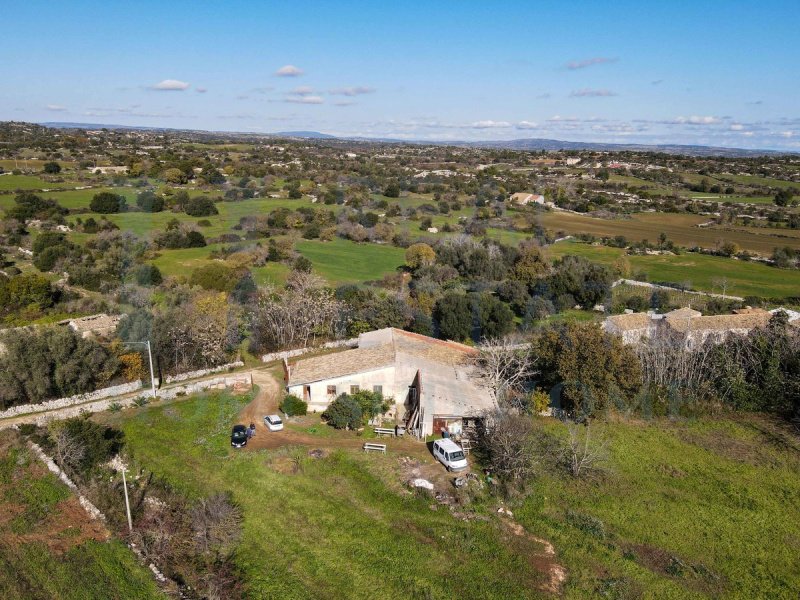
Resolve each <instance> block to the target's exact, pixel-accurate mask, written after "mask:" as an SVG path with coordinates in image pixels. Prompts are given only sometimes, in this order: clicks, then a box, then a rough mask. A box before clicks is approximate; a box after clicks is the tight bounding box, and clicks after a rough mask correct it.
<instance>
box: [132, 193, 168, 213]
mask: <svg viewBox="0 0 800 600" xmlns="http://www.w3.org/2000/svg"><path fill="white" fill-rule="evenodd" d="M136 205H137V206H138V207H139V208H141V209H142V210H143V211H144V212H152V213H156V212H161V211H162V210H164V199H163V198H161V197H160V196H156V195H155V194H154V193H153V192H151V191H145V192H142V193H141V194H139V195H138V196H136Z"/></svg>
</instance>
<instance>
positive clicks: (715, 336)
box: [603, 308, 800, 349]
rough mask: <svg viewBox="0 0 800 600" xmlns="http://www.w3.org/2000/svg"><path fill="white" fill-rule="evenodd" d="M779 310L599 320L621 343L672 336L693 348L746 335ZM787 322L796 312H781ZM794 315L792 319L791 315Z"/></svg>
mask: <svg viewBox="0 0 800 600" xmlns="http://www.w3.org/2000/svg"><path fill="white" fill-rule="evenodd" d="M778 310H781V309H776V310H773V311H766V310H763V309H761V308H746V309H740V310H736V311H734V312H733V314H729V315H703V313H701V312H700V311H698V310H694V309H691V308H679V309H677V310H673V311H670V312H668V313H666V314H663V315H659V314H654V313H631V314H623V315H612V316H610V317H608V318H607V319H606V320H605V321H604V322H603V329H605V330H606V331H607V332H609V333H611V334H614V335H618V336H619V337H621V338H622V342H623V343H624V344H637V343H640V342H642V341H644V340H645V339H647V338H654V337H656V336H659V335H673V336H675V337H676V338H678V339H683V340H685V344H686V347H687V348H690V349H691V348H695V347H697V346H699V345H701V344H703V343H704V342H706V341H707V340H710V341H712V342H714V343H721V342H723V341H725V340H726V339H727V338H728V337H729V336H731V335H746V334H748V333H750V332H751V331H753V330H754V329H757V328H759V327H765V326H766V325H767V324H768V323H769V320H770V319H771V318H772V316H773V314H774V313H775V312H777V311H778ZM785 312H786V314H787V316H789V322H790V323H791V324H792V325H793V326H796V327H800V318H798V317H800V315H797V316H795V315H793V314H792V312H793V311H785ZM792 317H795V318H792Z"/></svg>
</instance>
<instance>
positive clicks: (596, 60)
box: [0, 0, 800, 150]
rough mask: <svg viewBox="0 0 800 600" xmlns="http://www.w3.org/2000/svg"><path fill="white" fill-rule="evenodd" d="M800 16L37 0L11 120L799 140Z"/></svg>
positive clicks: (23, 42) (12, 67)
mask: <svg viewBox="0 0 800 600" xmlns="http://www.w3.org/2000/svg"><path fill="white" fill-rule="evenodd" d="M606 5H608V6H606ZM798 22H800V2H797V0H794V1H786V2H770V1H763V2H759V3H757V4H756V3H753V2H747V3H746V2H722V1H720V2H690V1H685V2H683V1H673V2H658V3H656V2H652V3H651V2H647V1H644V0H642V1H639V2H615V3H613V6H611V3H598V2H580V1H573V2H569V3H554V2H552V1H550V2H512V1H508V2H471V1H468V0H467V1H461V2H456V1H440V2H430V1H429V2H398V3H383V2H378V1H372V2H347V1H340V2H302V1H300V2H243V1H239V2H237V1H232V2H214V3H210V2H208V3H206V2H171V1H162V2H149V1H143V2H137V3H124V4H123V3H109V2H103V3H89V2H58V3H55V2H38V1H28V2H22V3H16V4H15V5H14V10H13V11H6V12H5V14H4V27H3V35H2V36H0V52H2V55H3V56H5V57H10V60H5V61H4V64H3V67H2V70H3V84H2V86H0V119H3V120H28V121H39V122H42V121H73V122H89V123H111V124H125V125H153V126H164V127H176V128H192V129H214V130H233V131H253V132H273V131H287V130H298V129H304V130H318V131H323V132H327V133H332V134H337V135H363V136H371V137H378V136H388V137H394V138H401V139H422V140H424V139H431V140H448V139H453V140H480V139H514V138H522V137H545V138H554V139H563V140H586V141H609V142H642V143H688V144H697V143H699V144H712V145H726V146H737V147H748V148H751V147H752V148H783V149H793V150H800V48H799V47H798V43H800V42H799V41H798V37H797V34H796V31H797V23H798Z"/></svg>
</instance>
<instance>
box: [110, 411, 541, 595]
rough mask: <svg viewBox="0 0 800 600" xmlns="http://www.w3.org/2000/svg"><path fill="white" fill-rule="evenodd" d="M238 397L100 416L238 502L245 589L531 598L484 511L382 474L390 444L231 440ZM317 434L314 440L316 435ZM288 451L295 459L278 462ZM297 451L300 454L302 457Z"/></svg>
mask: <svg viewBox="0 0 800 600" xmlns="http://www.w3.org/2000/svg"><path fill="white" fill-rule="evenodd" d="M247 401H248V398H233V397H230V396H227V395H213V396H205V397H194V398H191V399H188V400H185V401H180V402H176V403H171V404H169V405H166V406H153V407H148V408H146V409H144V410H138V411H136V412H133V413H130V412H125V413H119V414H116V415H113V414H107V415H103V417H102V418H103V419H104V420H107V421H109V422H112V423H114V424H115V425H118V426H120V427H121V428H122V429H123V430H124V431H125V439H126V442H127V448H128V451H129V452H130V453H131V454H132V456H133V459H134V460H135V461H136V462H137V463H138V464H139V465H142V466H143V467H146V468H147V469H150V470H152V471H154V472H155V473H156V474H157V475H158V476H163V477H164V478H166V479H167V481H169V482H170V483H172V484H173V485H175V486H176V487H177V488H178V489H180V490H183V491H184V492H186V493H188V494H189V495H190V496H193V497H196V496H199V495H206V494H209V493H212V492H215V491H223V490H225V491H230V492H231V493H232V494H233V497H234V499H235V500H236V501H237V502H238V503H239V504H240V505H241V506H242V509H243V512H244V536H243V541H242V544H241V546H240V548H239V550H238V551H237V554H236V560H237V563H238V564H239V566H240V567H241V568H242V570H243V572H244V575H245V577H246V582H247V590H246V597H247V598H281V599H287V600H288V599H292V598H303V599H305V598H391V597H398V598H408V597H419V598H453V597H459V598H534V597H541V596H540V595H539V594H538V593H536V592H535V591H533V588H534V587H535V586H536V585H538V583H539V582H540V581H541V575H540V574H539V573H538V572H537V571H536V570H535V569H533V568H531V565H530V564H529V562H528V559H527V556H526V554H528V553H531V552H533V551H534V550H536V549H538V545H537V544H529V543H523V540H519V541H517V540H516V539H510V537H509V535H508V534H507V533H504V531H503V530H502V528H501V527H500V526H499V525H498V523H497V520H496V519H493V518H489V519H486V520H485V521H483V520H476V521H471V522H466V521H462V520H457V519H454V518H453V517H452V516H451V515H450V512H449V511H447V510H446V509H440V510H431V509H430V508H429V506H430V504H431V500H430V499H428V498H423V497H419V496H415V495H412V494H408V493H407V492H401V491H400V490H399V489H398V487H399V486H398V485H397V484H395V485H393V486H391V487H390V486H389V485H387V483H386V482H385V481H384V480H383V478H382V476H381V472H382V471H383V470H384V469H385V468H390V467H391V465H396V464H397V457H396V456H391V455H390V456H387V457H383V456H381V457H376V456H374V455H371V456H363V454H362V453H361V452H360V451H353V452H348V451H335V452H333V453H332V454H331V455H329V456H328V457H326V458H323V459H319V460H311V459H308V458H307V449H304V450H299V451H297V452H293V451H292V450H291V449H283V450H275V451H255V452H249V451H245V452H234V451H232V450H231V448H230V442H229V438H228V436H229V433H230V425H231V424H232V423H234V422H235V419H236V415H237V413H238V412H239V410H240V409H241V408H242V406H243V405H244V403H246V402H247ZM321 442H322V440H321ZM295 455H297V456H299V457H300V458H299V459H298V460H299V464H300V469H299V470H297V471H296V472H294V473H292V472H291V470H290V471H289V472H288V473H287V472H286V471H285V470H284V469H280V468H278V467H279V466H280V464H288V461H289V459H291V457H292V456H295ZM303 457H306V458H303Z"/></svg>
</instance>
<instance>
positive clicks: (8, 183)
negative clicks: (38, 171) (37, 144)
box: [0, 175, 75, 191]
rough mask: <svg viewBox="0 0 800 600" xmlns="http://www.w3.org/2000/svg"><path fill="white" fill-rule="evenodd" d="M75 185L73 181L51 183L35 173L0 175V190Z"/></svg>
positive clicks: (53, 187)
mask: <svg viewBox="0 0 800 600" xmlns="http://www.w3.org/2000/svg"><path fill="white" fill-rule="evenodd" d="M64 187H75V184H74V183H66V182H62V183H51V182H49V181H45V180H44V179H42V178H40V177H37V176H36V175H0V191H14V190H38V189H55V188H64Z"/></svg>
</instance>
